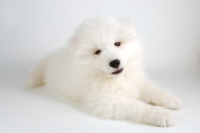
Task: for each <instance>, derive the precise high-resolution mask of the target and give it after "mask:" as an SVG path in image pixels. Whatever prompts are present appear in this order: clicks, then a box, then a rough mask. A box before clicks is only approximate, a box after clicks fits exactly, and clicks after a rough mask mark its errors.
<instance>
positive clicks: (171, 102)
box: [164, 96, 182, 110]
mask: <svg viewBox="0 0 200 133" xmlns="http://www.w3.org/2000/svg"><path fill="white" fill-rule="evenodd" d="M164 106H165V107H167V108H169V109H174V110H176V109H181V107H182V104H181V100H180V99H179V98H178V97H175V96H170V97H169V98H168V99H167V100H166V101H165V104H164Z"/></svg>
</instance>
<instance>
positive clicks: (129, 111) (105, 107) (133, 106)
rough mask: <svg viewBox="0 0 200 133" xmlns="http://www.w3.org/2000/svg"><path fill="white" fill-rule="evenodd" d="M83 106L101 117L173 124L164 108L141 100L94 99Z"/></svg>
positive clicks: (160, 124) (156, 124) (159, 124)
mask: <svg viewBox="0 0 200 133" xmlns="http://www.w3.org/2000/svg"><path fill="white" fill-rule="evenodd" d="M118 100H119V99H118ZM84 107H86V109H87V110H88V111H89V112H92V113H93V114H95V115H98V116H101V117H103V118H112V119H118V120H128V121H134V122H139V123H146V124H150V125H154V126H160V127H169V126H174V125H175V121H174V118H173V117H172V116H171V114H170V113H169V112H168V111H167V110H166V109H163V108H161V107H157V106H152V105H149V104H147V103H145V102H142V101H134V100H132V99H130V100H125V98H123V97H121V98H120V100H119V101H113V98H112V99H106V98H103V99H102V100H99V101H96V100H95V102H91V103H90V104H86V106H84Z"/></svg>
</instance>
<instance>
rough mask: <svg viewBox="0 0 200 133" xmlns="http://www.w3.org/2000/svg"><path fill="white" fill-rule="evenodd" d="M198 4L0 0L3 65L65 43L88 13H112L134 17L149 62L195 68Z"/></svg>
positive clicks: (199, 43)
mask: <svg viewBox="0 0 200 133" xmlns="http://www.w3.org/2000/svg"><path fill="white" fill-rule="evenodd" d="M199 7H200V1H199V0H82V1H81V0H73V1H72V0H71V1H69V0H0V60H1V65H2V64H4V63H12V62H14V63H21V62H27V61H29V62H35V61H36V60H38V59H40V58H41V57H43V56H44V55H45V54H47V53H49V52H50V51H53V50H55V49H56V48H58V47H60V46H62V45H65V43H66V41H67V39H68V38H69V37H70V36H71V35H72V34H73V31H74V30H75V28H76V27H77V26H78V25H79V24H80V23H81V22H82V21H83V20H84V19H85V18H88V17H92V16H95V15H98V14H109V15H114V16H116V17H123V16H130V17H132V18H133V19H134V20H135V22H136V25H137V29H138V33H139V35H140V37H141V39H142V41H143V43H144V45H145V50H146V61H145V62H146V66H147V68H156V69H157V68H167V69H171V68H172V69H173V68H175V69H177V68H178V69H187V70H188V69H194V68H197V67H199V59H200V8H199ZM33 60H34V61H33Z"/></svg>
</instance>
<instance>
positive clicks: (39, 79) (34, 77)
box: [25, 60, 45, 89]
mask: <svg viewBox="0 0 200 133" xmlns="http://www.w3.org/2000/svg"><path fill="white" fill-rule="evenodd" d="M44 72H45V60H41V61H40V62H39V63H38V64H36V65H35V66H34V67H32V68H31V69H30V71H29V74H28V77H27V78H26V81H25V87H26V89H32V88H35V87H39V86H42V85H44Z"/></svg>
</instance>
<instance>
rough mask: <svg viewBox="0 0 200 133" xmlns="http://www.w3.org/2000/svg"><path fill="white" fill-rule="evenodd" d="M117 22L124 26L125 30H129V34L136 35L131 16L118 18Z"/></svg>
mask: <svg viewBox="0 0 200 133" xmlns="http://www.w3.org/2000/svg"><path fill="white" fill-rule="evenodd" d="M119 22H120V23H121V24H122V25H123V26H124V28H126V30H128V31H130V32H131V34H133V35H134V36H137V32H136V28H135V24H134V22H133V21H132V19H131V18H128V17H127V18H120V19H119Z"/></svg>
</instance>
